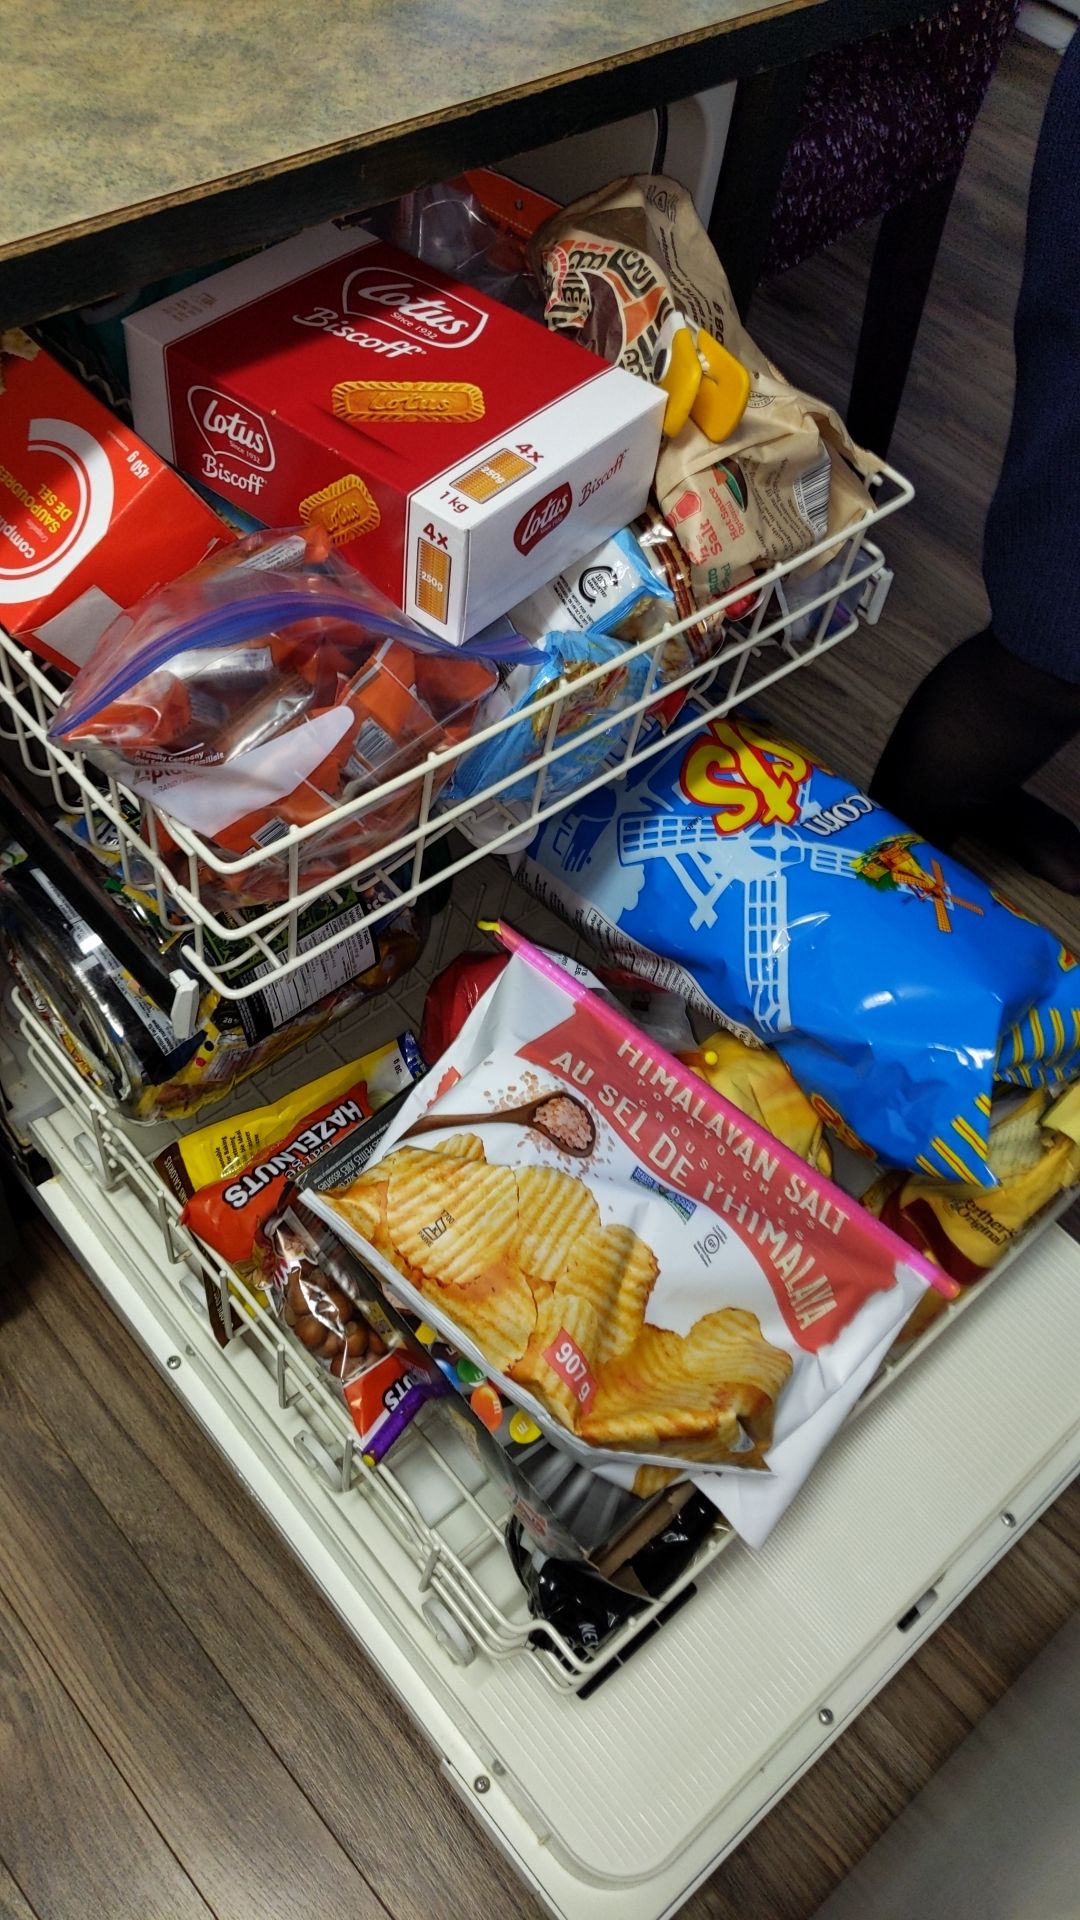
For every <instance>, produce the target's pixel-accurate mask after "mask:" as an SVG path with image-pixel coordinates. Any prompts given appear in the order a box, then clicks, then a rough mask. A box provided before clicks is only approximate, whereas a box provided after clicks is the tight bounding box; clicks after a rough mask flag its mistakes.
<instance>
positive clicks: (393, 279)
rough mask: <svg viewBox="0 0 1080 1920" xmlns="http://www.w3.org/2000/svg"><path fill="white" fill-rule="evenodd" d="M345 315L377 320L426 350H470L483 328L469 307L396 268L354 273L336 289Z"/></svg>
mask: <svg viewBox="0 0 1080 1920" xmlns="http://www.w3.org/2000/svg"><path fill="white" fill-rule="evenodd" d="M341 304H342V306H343V308H344V310H345V312H346V313H352V314H359V315H362V316H363V317H364V319H367V320H379V321H381V322H382V324H383V325H384V326H388V327H393V329H394V331H395V332H396V333H404V334H407V335H408V337H409V338H410V339H411V340H422V341H423V342H424V344H425V346H429V347H470V346H471V345H472V343H473V341H474V340H476V339H478V338H479V336H480V334H481V333H482V332H483V331H484V328H485V326H486V325H487V318H488V317H487V314H486V313H484V312H483V311H482V310H481V309H480V308H479V307H474V306H473V305H472V303H471V301H468V300H462V299H461V298H460V297H459V295H458V294H456V293H450V292H448V291H445V290H444V289H443V288H442V287H437V286H435V285H434V283H433V282H432V281H430V280H423V279H421V278H420V275H419V274H414V273H407V272H405V271H404V270H403V269H401V268H399V267H397V266H387V267H357V268H356V270H355V272H353V273H350V274H349V276H348V278H347V280H346V281H345V284H344V286H343V287H342V289H341Z"/></svg>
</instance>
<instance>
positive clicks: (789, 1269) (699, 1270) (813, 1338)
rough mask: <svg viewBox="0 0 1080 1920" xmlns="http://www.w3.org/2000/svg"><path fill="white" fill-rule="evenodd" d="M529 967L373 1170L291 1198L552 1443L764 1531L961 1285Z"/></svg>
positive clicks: (484, 1017) (408, 1115) (454, 1048)
mask: <svg viewBox="0 0 1080 1920" xmlns="http://www.w3.org/2000/svg"><path fill="white" fill-rule="evenodd" d="M546 964H547V966H548V967H549V968H550V975H549V973H538V972H537V971H536V970H535V968H534V966H533V965H532V964H529V963H527V962H526V961H525V960H523V959H522V958H521V957H520V955H515V956H514V958H512V959H511V961H510V964H509V965H508V966H507V968H506V969H505V971H504V972H503V974H502V975H501V976H500V978H499V980H498V981H497V982H496V983H495V985H494V986H493V987H492V988H491V989H490V990H489V992H488V993H486V994H485V995H484V997H483V999H482V1000H481V1001H480V1003H479V1004H478V1005H477V1006H476V1007H475V1009H474V1010H473V1012H472V1013H471V1014H470V1016H469V1018H468V1020H467V1021H466V1023H465V1025H464V1027H463V1028H462V1030H461V1032H460V1034H459V1035H458V1036H457V1038H456V1040H454V1041H453V1042H452V1044H451V1046H450V1047H449V1049H448V1050H447V1052H446V1054H445V1055H444V1056H443V1059H442V1060H441V1062H440V1064H439V1069H438V1073H437V1075H436V1074H433V1075H431V1076H429V1079H428V1081H427V1082H425V1083H424V1084H423V1085H422V1086H420V1087H417V1088H414V1089H413V1091H412V1092H411V1093H410V1094H408V1095H407V1096H406V1099H405V1101H404V1103H403V1105H402V1108H401V1110H400V1112H399V1113H398V1114H397V1116H396V1118H395V1120H394V1122H393V1123H392V1125H391V1126H390V1127H389V1129H388V1130H387V1134H386V1136H385V1139H384V1142H383V1145H382V1146H381V1148H380V1149H379V1152H378V1154H377V1155H375V1156H373V1158H372V1160H371V1162H370V1163H369V1164H368V1166H367V1167H366V1168H365V1169H364V1170H363V1171H362V1172H361V1174H360V1175H359V1176H358V1177H357V1176H355V1175H352V1176H350V1173H349V1170H348V1169H347V1167H343V1169H342V1173H340V1174H336V1173H335V1154H334V1152H333V1150H331V1151H330V1152H329V1153H328V1154H327V1155H325V1156H324V1157H323V1158H322V1159H321V1160H320V1161H319V1163H318V1166H317V1168H316V1169H315V1170H314V1173H313V1176H309V1178H308V1179H307V1180H305V1196H304V1197H305V1201H306V1203H307V1204H308V1205H309V1206H310V1207H311V1208H312V1209H313V1210H314V1211H315V1212H316V1213H317V1214H318V1215H319V1216H320V1217H321V1218H322V1219H324V1220H325V1221H327V1222H328V1223H329V1224H330V1225H332V1226H333V1228H334V1229H335V1231H336V1232H337V1233H339V1234H341V1235H342V1237H343V1238H344V1239H345V1240H346V1242H347V1243H348V1244H350V1245H352V1246H354V1247H355V1248H356V1249H357V1251H358V1252H359V1253H360V1255H361V1257H362V1258H363V1259H364V1260H365V1261H367V1262H368V1264H369V1266H370V1268H371V1270H372V1271H373V1272H376V1273H378V1274H379V1275H381V1277H382V1279H383V1281H384V1282H385V1284H386V1286H387V1288H388V1290H389V1291H390V1292H391V1293H392V1294H393V1295H395V1296H398V1297H400V1298H402V1299H403V1300H404V1301H405V1302H406V1303H407V1305H408V1307H409V1308H410V1310H411V1311H413V1312H417V1313H419V1314H420V1315H421V1316H422V1317H423V1318H424V1319H426V1320H427V1321H429V1322H430V1323H431V1325H433V1326H434V1327H436V1328H437V1329H440V1330H441V1331H443V1332H444V1333H445V1335H446V1337H447V1338H449V1339H451V1340H453V1341H454V1342H455V1344H456V1345H457V1346H458V1347H460V1349H461V1351H462V1352H463V1353H465V1354H467V1355H468V1356H469V1357H470V1358H471V1359H473V1360H474V1361H475V1362H476V1363H477V1364H478V1365H479V1366H481V1367H483V1368H486V1369H487V1371H488V1372H489V1373H490V1374H491V1377H492V1379H493V1381H494V1383H495V1385H496V1386H497V1387H498V1389H499V1390H500V1392H504V1393H505V1394H506V1395H507V1396H508V1397H509V1398H511V1399H514V1400H517V1402H518V1403H519V1405H521V1406H522V1407H523V1408H524V1409H525V1410H526V1411H527V1412H528V1413H529V1414H531V1415H532V1417H533V1419H534V1420H535V1421H536V1422H537V1423H538V1425H539V1426H540V1427H541V1428H542V1430H543V1431H544V1432H546V1433H547V1435H548V1437H549V1438H550V1439H552V1440H553V1441H555V1442H557V1443H558V1444H560V1445H562V1446H563V1447H564V1448H566V1449H567V1450H568V1451H569V1452H570V1453H571V1454H574V1455H576V1456H577V1457H578V1458H579V1459H582V1460H584V1461H586V1462H587V1463H588V1464H590V1465H592V1466H594V1467H596V1466H599V1465H600V1464H601V1463H603V1462H607V1463H612V1464H618V1465H619V1467H620V1468H623V1467H629V1468H630V1470H631V1478H632V1471H633V1466H634V1464H635V1463H641V1462H644V1463H651V1464H654V1465H658V1466H663V1467H672V1466H681V1467H685V1468H687V1469H690V1470H693V1471H694V1472H695V1474H696V1473H702V1478H701V1481H700V1484H701V1485H702V1487H703V1489H704V1490H705V1491H708V1492H709V1493H710V1495H711V1497H712V1498H714V1499H715V1500H716V1502H717V1504H718V1505H719V1506H720V1507H721V1508H722V1509H723V1510H724V1511H725V1512H726V1513H728V1514H729V1517H731V1518H732V1519H733V1523H734V1524H736V1525H738V1526H739V1527H740V1530H741V1531H743V1532H744V1533H745V1534H746V1535H747V1537H748V1538H751V1539H759V1538H763V1537H764V1533H765V1532H767V1531H768V1529H769V1527H770V1526H771V1525H772V1524H773V1521H774V1520H775V1518H776V1517H777V1514H778V1512H779V1511H782V1509H783V1506H784V1505H785V1504H786V1502H787V1501H788V1500H789V1499H790V1498H791V1497H792V1495H793V1493H794V1492H795V1491H796V1489H797V1488H798V1487H799V1486H800V1485H801V1483H802V1481H803V1479H804V1478H805V1477H806V1474H807V1473H808V1472H809V1470H810V1468H811V1467H812V1465H813V1463H814V1461H815V1459H816V1458H817V1457H818V1455H819V1453H820V1452H821V1450H822V1448H823V1447H824V1445H825V1444H826V1442H827V1441H828V1439H829V1438H830V1437H831V1435H832V1433H833V1432H834V1431H835V1428H836V1426H837V1425H838V1424H839V1422H840V1420H841V1419H842V1417H843V1415H844V1413H846V1411H847V1410H848V1408H849V1407H850V1405H851V1404H852V1401H853V1398H854V1396H855V1394H856V1393H857V1392H858V1391H859V1390H860V1383H861V1384H865V1380H866V1379H867V1378H869V1373H868V1372H867V1369H869V1370H870V1372H872V1370H873V1367H874V1366H876V1364H877V1361H878V1359H879V1358H880V1356H881V1354H882V1353H883V1352H884V1351H885V1350H886V1349H887V1347H888V1345H889V1343H890V1342H891V1340H892V1339H893V1337H894V1335H895V1334H896V1332H897V1331H898V1330H899V1328H900V1326H901V1325H902V1324H903V1322H904V1321H905V1320H906V1318H907V1317H908V1315H909V1313H910V1312H911V1310H912V1308H913V1307H914V1306H915V1304H916V1302H917V1300H918V1299H919V1297H920V1295H921V1293H922V1290H923V1287H924V1285H925V1283H926V1280H927V1279H930V1278H931V1277H933V1280H934V1284H939V1285H941V1286H943V1287H944V1288H945V1289H946V1291H950V1290H952V1291H955V1289H953V1288H952V1283H950V1282H947V1281H942V1280H941V1279H940V1276H935V1275H934V1270H933V1269H932V1268H931V1267H930V1265H929V1263H927V1262H926V1261H924V1260H922V1259H920V1256H919V1255H918V1254H916V1253H914V1252H913V1251H912V1250H911V1249H910V1248H908V1247H906V1246H905V1245H904V1243H903V1242H902V1241H900V1240H898V1239H897V1238H896V1236H895V1235H893V1234H891V1233H889V1232H888V1231H887V1230H883V1229H882V1228H881V1226H880V1224H879V1223H878V1222H876V1221H871V1219H870V1217H869V1216H868V1215H867V1214H865V1213H864V1212H863V1211H862V1209H861V1208H859V1207H857V1206H856V1205H854V1204H853V1203H852V1202H851V1201H850V1200H849V1199H848V1198H847V1196H846V1195H844V1194H842V1193H841V1192H840V1191H839V1189H838V1188H836V1187H834V1186H832V1185H831V1183H830V1182H828V1181H827V1180H825V1179H824V1178H823V1177H822V1176H821V1175H819V1174H817V1173H815V1172H813V1171H812V1170H811V1169H810V1168H808V1167H807V1166H806V1164H805V1163H804V1162H803V1161H801V1160H800V1159H799V1158H798V1157H797V1156H796V1155H795V1154H793V1153H791V1152H790V1151H789V1150H788V1149H786V1148H784V1147H783V1146H781V1145H780V1143H779V1142H778V1141H776V1140H774V1139H773V1138H772V1136H771V1135H770V1134H768V1133H767V1132H765V1130H764V1129H763V1128H760V1127H758V1126H757V1125H756V1124H755V1123H754V1122H753V1121H752V1120H750V1119H749V1118H748V1117H747V1116H744V1115H743V1114H741V1113H739V1112H738V1110H737V1109H736V1108H734V1107H732V1106H730V1105H729V1104H728V1103H727V1102H726V1101H724V1100H723V1099H722V1097H721V1096H720V1095H718V1094H716V1093H714V1092H713V1090H712V1089H711V1088H709V1087H708V1086H706V1084H705V1083H704V1082H703V1081H701V1080H699V1079H698V1078H697V1076H696V1075H694V1074H693V1073H692V1072H691V1071H690V1070H689V1069H688V1068H686V1067H684V1066H682V1065H681V1063H680V1062H678V1061H677V1060H675V1059H674V1057H673V1056H671V1055H669V1054H667V1053H666V1052H665V1051H664V1050H663V1049H662V1048H660V1047H658V1046H657V1045H656V1044H655V1043H654V1042H651V1041H650V1040H649V1039H648V1037H647V1036H646V1035H644V1034H641V1033H638V1032H637V1031H636V1029H634V1028H633V1027H632V1025H631V1024H630V1022H629V1021H627V1020H626V1018H625V1016H623V1015H622V1014H620V1013H618V1012H612V1011H611V1010H609V1009H608V1008H606V1007H605V1006H604V1004H603V1003H602V1002H601V1001H599V1000H598V998H597V997H596V996H594V995H593V994H592V993H591V992H589V991H588V990H587V988H584V987H582V986H580V985H579V984H578V981H577V980H575V979H574V978H573V977H572V976H570V975H569V974H565V973H563V972H562V970H561V969H559V968H557V967H555V966H554V964H553V963H550V962H546ZM564 981H565V983H566V984H565V985H563V984H562V983H563V982H564ZM613 1022H614V1023H615V1027H614V1029H613V1026H612V1023H613ZM620 1034H621V1035H622V1038H621V1039H620V1038H619V1037H618V1036H619V1035H620ZM433 1079H437V1081H438V1086H437V1089H436V1091H435V1095H434V1098H432V1090H431V1081H432V1080H433ZM335 1180H337V1184H335ZM316 1189H317V1191H316ZM703 1469H706V1470H705V1471H703ZM755 1489H761V1490H760V1491H756V1490H755Z"/></svg>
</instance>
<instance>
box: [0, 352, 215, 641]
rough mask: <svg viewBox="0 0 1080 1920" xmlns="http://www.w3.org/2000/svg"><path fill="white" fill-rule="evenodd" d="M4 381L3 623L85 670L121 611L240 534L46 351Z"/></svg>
mask: <svg viewBox="0 0 1080 1920" xmlns="http://www.w3.org/2000/svg"><path fill="white" fill-rule="evenodd" d="M26 346H27V348H28V349H29V348H30V347H31V343H30V342H29V341H27V342H26ZM0 379H2V391H0V624H2V625H3V626H5V627H6V628H7V629H8V632H9V633H14V634H16V635H17V636H18V638H19V639H21V640H24V641H25V642H26V644H27V645H28V646H30V647H31V648H32V649H33V651H34V652H35V653H37V654H40V655H41V656H42V657H43V658H44V659H46V660H48V661H50V662H51V663H52V664H53V665H54V666H59V667H63V669H64V671H65V672H66V673H75V672H77V671H78V669H79V667H81V666H82V664H83V662H84V660H85V659H86V658H87V655H88V654H89V653H90V651H91V649H92V648H93V647H94V645H95V644H96V642H97V641H98V640H99V639H100V637H101V635H102V634H103V633H104V631H105V628H106V627H107V626H108V625H109V624H110V622H111V621H112V620H114V619H115V617H116V615H117V614H118V613H119V612H120V611H121V610H122V608H124V607H129V606H130V605H131V604H132V602H133V601H135V600H138V599H140V598H141V596H142V595H143V594H144V593H149V592H151V591H152V589H153V588H155V587H159V586H161V585H162V584H163V583H164V582H165V581H167V580H172V579H175V577H176V575H177V574H178V573H186V572H187V571H188V569H189V567H194V566H197V565H198V563H199V561H200V560H204V559H205V558H206V555H207V554H208V553H212V552H213V551H214V549H215V547H218V546H223V545H226V544H229V543H230V542H231V541H233V540H234V539H235V537H236V536H235V534H233V533H232V532H231V530H230V529H229V528H228V527H226V526H225V525H224V523H223V522H222V521H221V520H220V519H219V518H218V516H217V514H216V513H215V512H214V511H213V510H212V509H211V508H210V507H208V506H207V505H206V503H205V501H202V500H200V499H199V497H198V495H197V494H194V493H192V491H191V489H190V488H189V487H186V486H185V485H184V482H183V481H182V480H180V479H178V477H177V475H176V474H175V473H170V471H169V469H168V467H167V466H165V465H164V464H163V463H162V461H160V460H159V459H158V457H157V455H156V454H155V453H151V451H150V449H149V447H147V446H144V445H143V443H142V441H141V440H140V439H138V437H137V436H136V435H135V434H134V433H133V432H132V430H131V428H130V427H126V426H125V425H124V424H123V422H122V421H120V420H118V419H117V418H116V417H115V415H114V414H111V413H110V412H109V411H108V409H107V408H106V407H103V406H102V405H101V402H100V401H98V400H95V399H94V396H93V395H92V394H91V393H88V392H87V390H86V388H85V387H84V386H82V385H81V383H80V382H79V381H78V380H76V379H75V378H74V377H73V376H72V375H71V374H70V373H67V372H66V371H65V369H64V368H63V367H62V366H60V365H59V363H58V362H57V361H55V360H54V359H53V358H52V357H51V355H50V354H47V353H45V352H44V351H43V350H42V349H41V348H37V349H36V350H34V351H32V352H31V353H30V355H29V357H27V358H23V357H20V356H19V355H17V354H15V355H8V354H5V355H4V356H3V361H2V364H0Z"/></svg>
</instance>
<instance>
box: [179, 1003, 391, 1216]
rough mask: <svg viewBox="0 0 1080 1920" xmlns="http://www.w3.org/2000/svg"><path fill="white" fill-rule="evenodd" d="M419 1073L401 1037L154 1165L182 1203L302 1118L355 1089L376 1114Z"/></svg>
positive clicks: (205, 1131) (193, 1137) (224, 1123)
mask: <svg viewBox="0 0 1080 1920" xmlns="http://www.w3.org/2000/svg"><path fill="white" fill-rule="evenodd" d="M420 1070H421V1066H420V1055H419V1050H418V1048H417V1045H416V1042H415V1040H414V1039H413V1036H412V1034H411V1033H405V1034H401V1035H400V1036H399V1037H398V1038H397V1039H396V1040H390V1041H388V1042H387V1043H386V1045H385V1046H382V1047H376V1048H374V1049H373V1051H372V1052H371V1053H367V1054H364V1055H363V1056H362V1057H361V1058H360V1059H359V1060H349V1061H347V1062H346V1064H345V1065H344V1066H342V1067H334V1068H332V1069H331V1071H330V1072H329V1073H324V1074H323V1075H322V1077H321V1079H319V1080H309V1081H308V1082H307V1083H306V1084H305V1085H304V1086H302V1087H297V1089H296V1090H295V1092H293V1093H284V1094H282V1095H281V1097H280V1098H279V1099H277V1100H270V1101H268V1102H267V1103H266V1105H265V1106H262V1107H249V1108H248V1109H247V1111H246V1112H244V1113H234V1114H230V1115H228V1116H227V1117H226V1118H224V1119H221V1120H214V1121H211V1123H210V1125H209V1126H205V1127H199V1128H198V1129H197V1131H196V1132H194V1133H189V1134H185V1135H184V1136H183V1137H182V1138H181V1139H179V1140H174V1141H172V1142H170V1144H169V1145H168V1146H167V1147H166V1148H165V1149H164V1150H163V1151H162V1152H161V1153H159V1154H158V1155H157V1158H156V1159H155V1161H154V1165H155V1166H156V1168H157V1170H158V1172H159V1173H160V1175H161V1177H162V1179H163V1180H164V1182H165V1184H166V1186H167V1187H169V1188H170V1189H171V1191H172V1192H173V1193H174V1194H175V1195H176V1197H177V1199H178V1200H181V1201H183V1202H184V1203H185V1204H186V1203H187V1201H188V1200H190V1199H191V1198H192V1196H193V1195H194V1194H196V1193H198V1192H199V1191H200V1189H201V1188H203V1187H208V1186H211V1185H213V1184H216V1183H217V1182H218V1181H221V1180H228V1179H229V1178H230V1176H231V1175H233V1174H237V1173H239V1172H240V1171H241V1170H242V1169H243V1168H245V1167H246V1166H247V1165H248V1164H249V1162H250V1161H252V1160H254V1159H255V1158H256V1156H257V1155H258V1153H259V1151H260V1149H261V1148H262V1147H264V1146H271V1145H274V1144H277V1143H280V1142H283V1141H286V1140H288V1139H289V1137H290V1136H291V1135H292V1134H293V1133H294V1132H295V1131H296V1129H297V1127H298V1126H300V1125H302V1124H303V1123H304V1122H305V1120H306V1119H307V1118H309V1117H310V1116H311V1115H313V1114H317V1113H320V1112H321V1110H322V1109H323V1108H324V1107H326V1106H332V1105H333V1103H334V1102H335V1101H337V1100H340V1099H342V1098H344V1096H345V1095H346V1094H348V1093H349V1092H351V1091H352V1090H353V1089H354V1088H356V1087H357V1085H358V1084H361V1085H362V1086H363V1087H364V1088H365V1089H366V1093H367V1102H366V1103H365V1104H366V1106H367V1110H368V1111H369V1112H371V1113H375V1112H377V1111H378V1109H379V1108H380V1107H381V1106H385V1104H386V1102H387V1101H388V1100H392V1099H393V1098H394V1095H395V1094H397V1093H400V1092H401V1090H402V1088H403V1087H407V1086H411V1084H412V1082H413V1080H415V1079H416V1078H417V1077H418V1076H419V1073H420Z"/></svg>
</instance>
